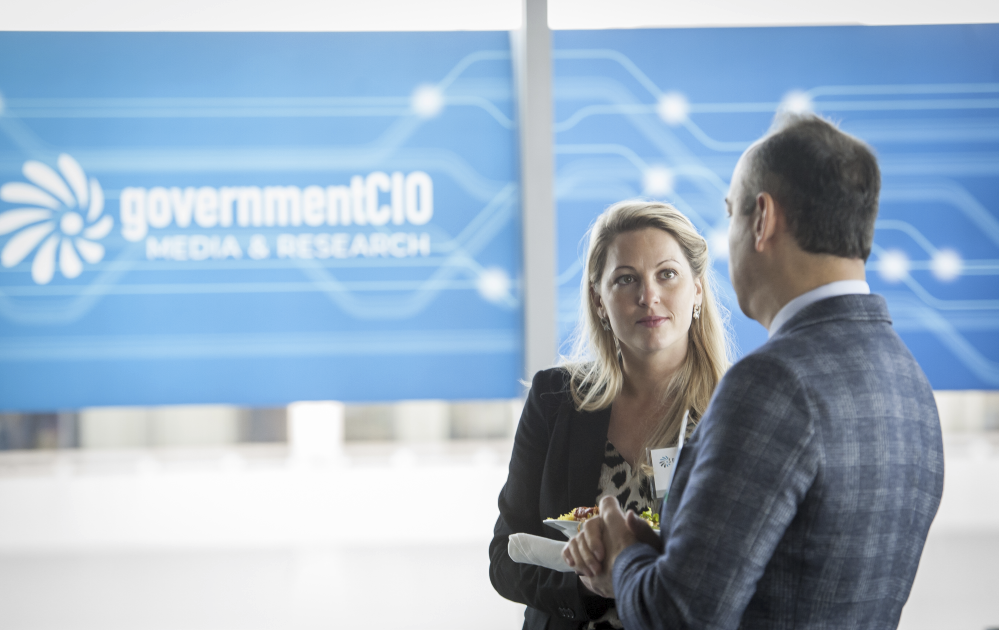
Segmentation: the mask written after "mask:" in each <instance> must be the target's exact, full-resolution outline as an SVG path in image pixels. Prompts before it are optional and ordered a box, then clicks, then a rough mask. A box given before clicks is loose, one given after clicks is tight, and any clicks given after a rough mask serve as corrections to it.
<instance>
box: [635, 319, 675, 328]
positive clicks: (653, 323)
mask: <svg viewBox="0 0 999 630" xmlns="http://www.w3.org/2000/svg"><path fill="white" fill-rule="evenodd" d="M667 319H669V318H668V317H656V316H650V317H643V318H642V319H640V320H638V324H639V325H640V326H645V327H646V328H657V327H659V326H662V325H663V324H665V323H666V320H667Z"/></svg>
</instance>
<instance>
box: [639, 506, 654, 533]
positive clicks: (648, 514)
mask: <svg viewBox="0 0 999 630" xmlns="http://www.w3.org/2000/svg"><path fill="white" fill-rule="evenodd" d="M639 516H640V517H642V518H644V519H645V520H646V521H648V523H649V525H651V526H652V529H659V514H656V513H654V512H653V511H652V508H645V509H644V510H643V511H642V513H641V514H639Z"/></svg>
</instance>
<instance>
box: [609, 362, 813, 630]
mask: <svg viewBox="0 0 999 630" xmlns="http://www.w3.org/2000/svg"><path fill="white" fill-rule="evenodd" d="M718 387H719V389H718V391H717V392H716V394H715V397H714V398H713V400H712V403H711V406H710V407H709V409H708V410H707V412H706V414H705V417H704V418H703V420H702V422H701V424H700V426H699V427H698V429H697V431H696V432H695V433H694V435H693V437H692V438H691V439H690V440H689V441H688V443H687V445H686V446H685V447H684V450H683V452H682V454H681V456H680V461H679V462H678V464H677V465H678V468H677V472H676V479H675V480H674V482H673V491H672V492H671V493H670V497H669V503H668V504H667V506H666V509H665V511H664V516H663V518H664V521H663V524H662V536H663V539H664V541H665V552H664V553H663V554H662V555H660V554H658V553H657V552H655V551H654V550H653V549H652V548H651V547H649V546H647V545H642V544H636V545H633V546H632V547H630V548H628V549H626V550H625V551H624V552H623V553H622V554H621V555H620V556H619V557H618V559H617V561H616V563H615V565H614V569H613V579H614V588H615V592H616V596H617V600H618V611H619V614H620V615H621V618H622V620H623V622H624V625H625V627H626V628H629V630H646V629H649V630H651V629H652V628H736V627H738V626H739V623H740V619H741V617H742V613H743V611H744V610H745V608H746V606H747V604H748V602H749V601H750V599H751V598H752V596H753V593H754V592H755V590H756V584H757V582H758V580H759V579H760V577H761V576H762V574H763V572H764V569H765V568H766V566H767V564H768V562H770V560H771V557H772V556H773V554H774V551H775V549H776V548H777V546H778V543H779V542H780V541H781V538H782V537H783V536H784V535H785V532H786V531H787V530H788V527H789V525H790V523H791V522H792V520H793V519H794V518H795V516H796V514H797V511H798V506H799V504H800V503H801V502H802V500H803V499H804V497H805V495H806V494H807V493H808V491H809V488H810V486H811V484H812V482H813V479H814V478H815V475H816V471H817V468H818V457H819V454H818V453H817V452H816V448H815V447H814V446H815V444H814V443H815V440H814V437H815V427H814V426H813V424H812V422H811V421H810V417H811V415H812V414H811V407H812V405H813V402H812V401H810V400H809V397H808V392H807V389H806V388H805V387H803V386H802V383H801V379H800V378H799V377H798V375H796V374H795V373H794V371H793V369H792V368H791V367H789V366H787V365H785V364H783V363H782V362H781V361H779V360H778V359H775V358H773V357H770V356H766V355H757V356H752V355H751V356H749V357H746V359H744V360H743V361H741V362H739V363H738V364H737V365H736V366H734V367H733V368H732V369H731V370H730V371H729V372H728V374H726V376H725V377H724V379H723V380H722V382H721V383H720V384H719V386H718Z"/></svg>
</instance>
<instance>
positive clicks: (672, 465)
mask: <svg viewBox="0 0 999 630" xmlns="http://www.w3.org/2000/svg"><path fill="white" fill-rule="evenodd" d="M688 415H689V413H685V414H683V422H682V423H681V424H680V440H679V444H678V445H677V446H673V447H670V448H656V449H651V450H649V458H650V459H651V460H652V461H651V462H650V463H651V464H652V480H653V481H654V482H655V487H656V498H657V499H664V498H665V497H666V495H668V494H669V488H670V486H671V485H672V484H673V473H674V472H676V460H678V459H680V451H681V450H682V449H683V438H684V437H685V436H686V434H687V417H688Z"/></svg>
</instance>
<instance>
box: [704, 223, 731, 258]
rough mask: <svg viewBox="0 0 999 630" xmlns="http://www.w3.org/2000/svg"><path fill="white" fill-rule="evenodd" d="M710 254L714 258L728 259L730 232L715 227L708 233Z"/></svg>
mask: <svg viewBox="0 0 999 630" xmlns="http://www.w3.org/2000/svg"><path fill="white" fill-rule="evenodd" d="M708 254H709V255H710V256H711V258H712V259H714V260H728V232H727V231H725V230H724V229H720V228H719V229H714V230H711V232H710V233H709V234H708Z"/></svg>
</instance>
